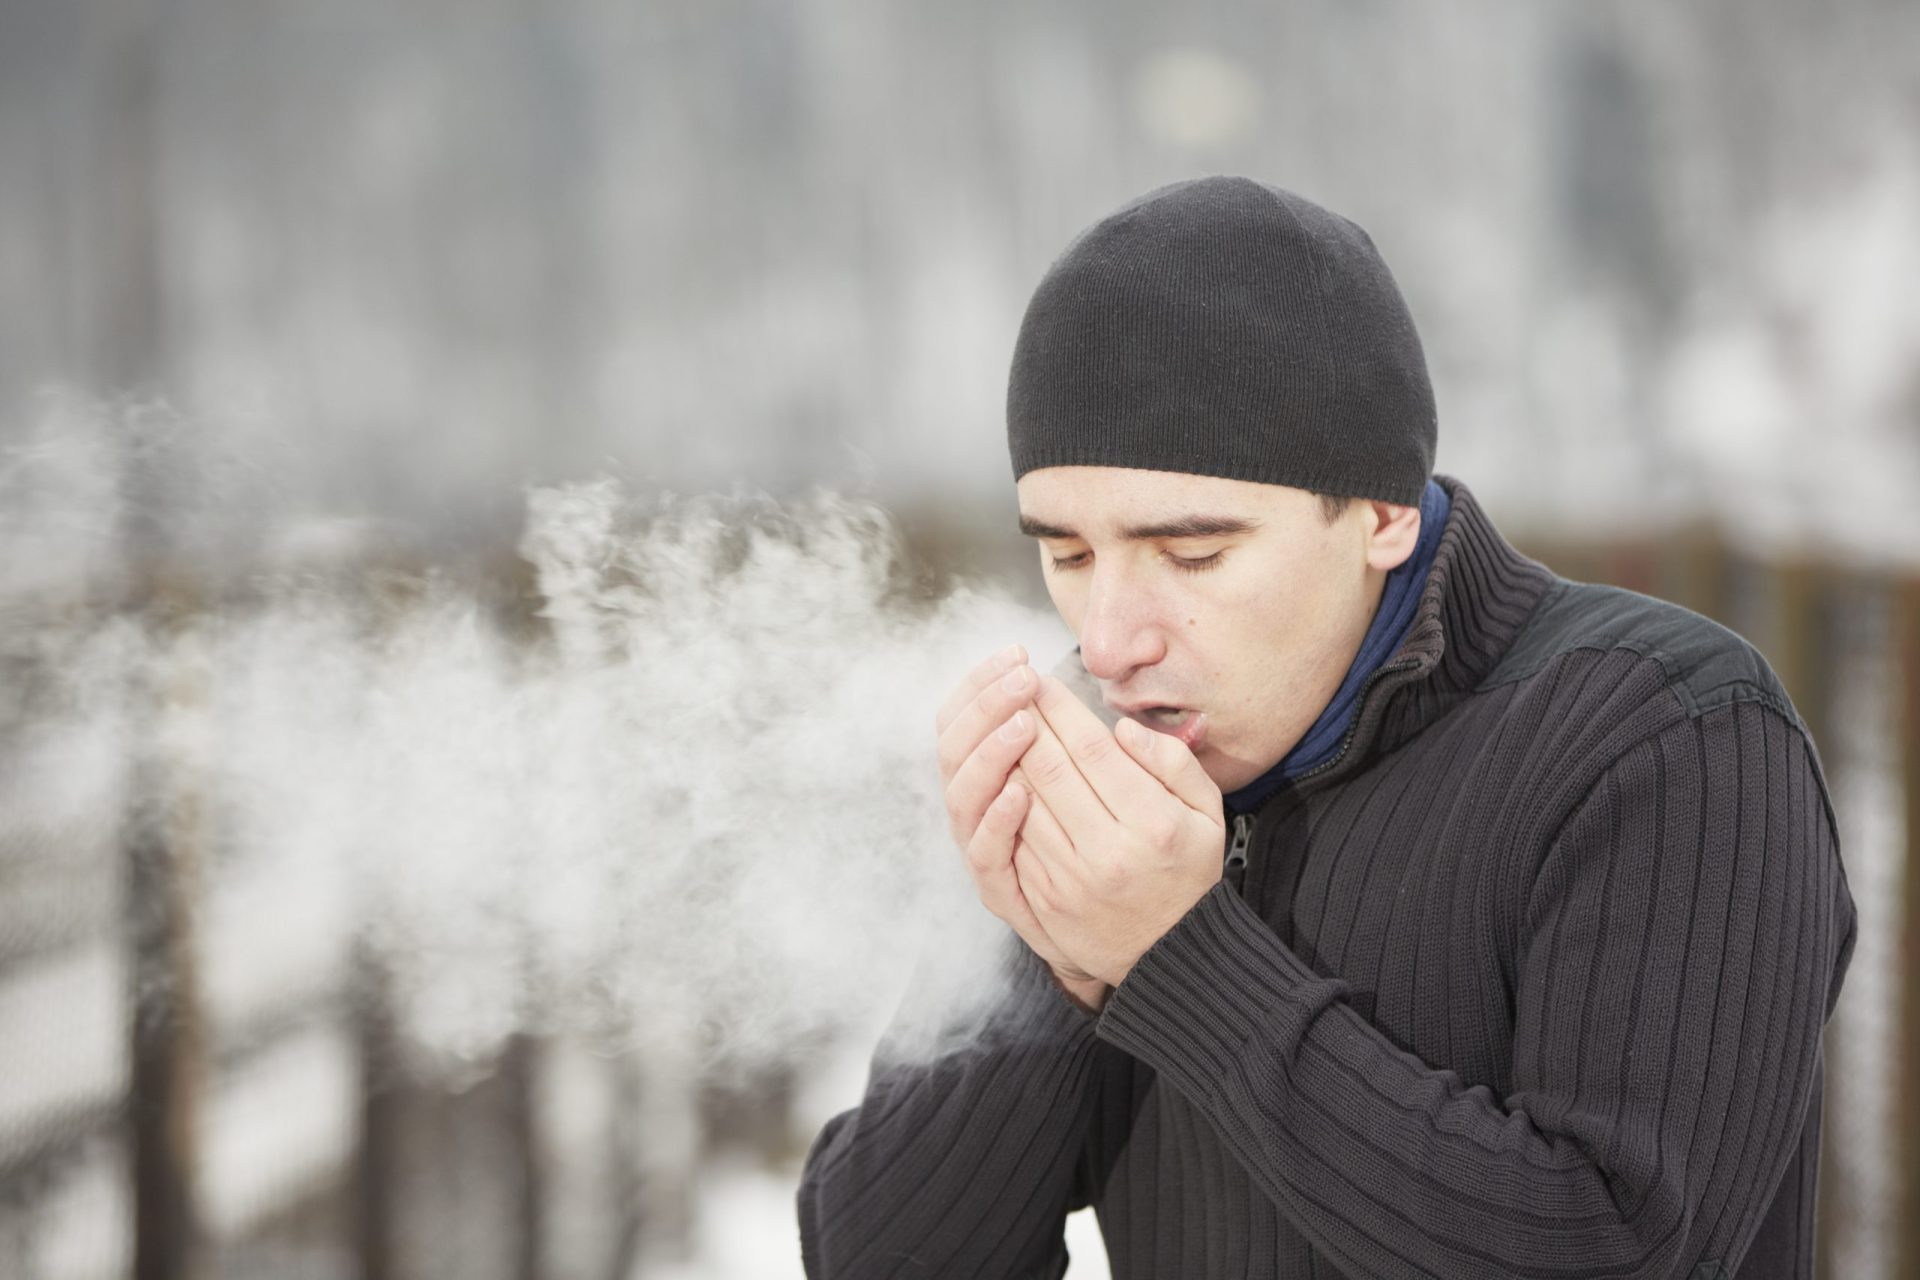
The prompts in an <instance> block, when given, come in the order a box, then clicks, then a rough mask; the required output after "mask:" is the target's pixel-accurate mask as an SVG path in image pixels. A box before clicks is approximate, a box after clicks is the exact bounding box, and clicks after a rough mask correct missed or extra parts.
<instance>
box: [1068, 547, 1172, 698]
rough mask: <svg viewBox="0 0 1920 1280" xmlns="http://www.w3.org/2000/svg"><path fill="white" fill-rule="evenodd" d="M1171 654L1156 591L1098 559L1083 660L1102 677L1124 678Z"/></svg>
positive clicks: (1084, 619) (1083, 622) (1083, 627)
mask: <svg viewBox="0 0 1920 1280" xmlns="http://www.w3.org/2000/svg"><path fill="white" fill-rule="evenodd" d="M1166 654H1167V645H1166V633H1165V631H1164V630H1163V629H1162V628H1161V626H1160V625H1159V620H1158V616H1157V610H1156V608H1155V606H1154V602H1153V599H1152V593H1151V592H1149V591H1147V590H1144V589H1143V588H1142V587H1141V586H1140V585H1139V584H1138V583H1134V584H1129V583H1128V582H1127V581H1126V579H1125V578H1124V577H1122V576H1121V575H1120V574H1119V573H1118V572H1116V571H1109V570H1105V569H1103V568H1102V566H1100V565H1099V564H1098V563H1096V564H1095V566H1094V569H1093V572H1092V580H1091V581H1090V582H1089V583H1088V586H1087V607H1086V612H1084V613H1082V614H1081V615H1080V661H1081V662H1082V663H1083V664H1085V666H1086V668H1087V674H1089V675H1091V676H1093V677H1094V678H1095V679H1097V680H1110V681H1121V680H1125V679H1126V678H1127V677H1128V676H1129V675H1131V674H1133V672H1135V671H1136V670H1138V669H1139V668H1141V667H1150V666H1152V665H1153V664H1154V663H1156V662H1158V661H1160V659H1162V658H1164V657H1165V656H1166Z"/></svg>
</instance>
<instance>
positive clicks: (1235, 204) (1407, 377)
mask: <svg viewBox="0 0 1920 1280" xmlns="http://www.w3.org/2000/svg"><path fill="white" fill-rule="evenodd" d="M1434 439H1435V425H1434V412H1433V389H1432V387H1431V386H1430V385H1429V384H1428V382H1427V367H1426V360H1425V358H1424V357H1423V355H1422V354H1421V350H1420V336H1419V335H1418V334H1417V333H1415V332H1414V328H1413V318H1412V317H1411V316H1409V315H1408V314H1407V306H1406V303H1405V302H1404V301H1402V300H1401V297H1400V290H1399V289H1398V288H1396V287H1395V285H1394V283H1393V276H1392V274H1391V273H1389V272H1388V270H1387V264H1386V263H1385V262H1384V261H1382V260H1381V258H1380V254H1379V252H1378V251H1377V250H1376V249H1375V248H1374V247H1373V241H1372V240H1371V239H1369V238H1368V236H1367V233H1366V232H1365V231H1362V230H1361V229H1360V228H1359V227H1358V226H1356V225H1354V224H1353V223H1351V222H1349V221H1348V220H1347V219H1345V218H1343V217H1341V216H1340V215H1339V214H1336V213H1331V212H1329V211H1328V210H1326V209H1322V208H1321V207H1320V206H1319V205H1317V204H1314V203H1313V202H1312V201H1309V200H1305V199H1302V198H1301V197H1299V196H1297V195H1294V194H1293V193H1292V192H1290V191H1283V190H1281V189H1280V188H1278V187H1271V186H1267V185H1266V184H1264V183H1260V182H1255V181H1253V180H1251V179H1248V178H1230V177H1216V178H1197V179H1194V180H1191V181H1188V182H1177V183H1174V184H1173V185H1171V186H1166V187H1161V188H1159V189H1158V190H1156V191H1150V192H1148V193H1147V194H1146V195H1144V196H1141V197H1139V198H1138V199H1136V200H1134V201H1132V202H1130V203H1128V204H1126V205H1123V206H1122V207H1121V208H1119V209H1117V210H1115V211H1114V212H1113V213H1111V214H1109V215H1108V216H1107V217H1105V218H1103V219H1102V220H1101V221H1099V222H1098V223H1096V224H1094V225H1093V226H1091V227H1089V228H1088V229H1087V230H1085V231H1083V232H1081V233H1080V235H1079V236H1077V237H1075V239H1074V241H1073V243H1071V244H1069V245H1068V246H1067V249H1066V252H1064V253H1062V254H1061V255H1060V257H1059V258H1058V260H1056V261H1055V262H1054V264H1053V265H1052V266H1051V267H1049V268H1048V269H1047V274H1046V276H1045V277H1044V278H1043V279H1042V280H1041V281H1040V287H1039V288H1038V289H1036V290H1034V294H1033V300H1032V301H1031V302H1030V303H1028V304H1027V314H1026V318H1025V319H1024V320H1023V321H1022V322H1021V325H1020V336H1019V339H1018V340H1017V341H1016V343H1015V344H1014V349H1013V369H1012V373H1011V376H1010V377H1009V379H1008V383H1007V445H1008V448H1009V450H1010V452H1011V453H1012V455H1013V475H1014V478H1015V479H1016V480H1017V479H1019V478H1020V477H1021V476H1023V475H1025V474H1026V473H1027V472H1029V471H1033V470H1035V469H1037V468H1040V467H1060V466H1105V467H1144V468H1147V469H1149V470H1155V471H1185V472H1191V473H1194V474H1196V475H1208V476H1226V477H1229V478H1233V479H1240V480H1256V481H1260V482H1262V483H1265V484H1283V485H1290V486H1292V487H1294V488H1296V489H1312V490H1315V491H1316V492H1320V493H1333V494H1340V495H1343V496H1352V497H1362V498H1377V499H1379V500H1381V501H1384V502H1395V503H1401V504H1404V505H1407V506H1412V505H1415V504H1417V503H1418V502H1419V501H1420V495H1421V491H1422V490H1423V489H1424V488H1425V487H1426V483H1427V478H1428V476H1430V475H1431V474H1432V472H1433V450H1434Z"/></svg>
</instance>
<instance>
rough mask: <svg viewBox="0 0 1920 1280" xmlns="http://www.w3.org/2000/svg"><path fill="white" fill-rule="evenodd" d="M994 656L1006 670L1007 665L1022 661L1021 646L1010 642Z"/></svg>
mask: <svg viewBox="0 0 1920 1280" xmlns="http://www.w3.org/2000/svg"><path fill="white" fill-rule="evenodd" d="M993 656H994V658H995V660H996V662H997V664H998V665H999V667H1000V668H1001V669H1002V670H1005V669H1006V668H1007V667H1009V666H1011V665H1012V664H1014V663H1016V662H1018V661H1020V659H1021V653H1020V646H1019V645H1017V644H1010V645H1008V646H1007V647H1006V648H1004V649H1002V650H1001V651H1000V652H999V653H996V654H994V655H993Z"/></svg>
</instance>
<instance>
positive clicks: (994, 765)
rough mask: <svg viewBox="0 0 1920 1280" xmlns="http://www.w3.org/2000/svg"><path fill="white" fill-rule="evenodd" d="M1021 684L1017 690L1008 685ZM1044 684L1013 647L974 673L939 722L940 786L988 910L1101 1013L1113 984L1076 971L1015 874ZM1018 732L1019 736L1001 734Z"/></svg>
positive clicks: (1082, 1001)
mask: <svg viewBox="0 0 1920 1280" xmlns="http://www.w3.org/2000/svg"><path fill="white" fill-rule="evenodd" d="M1010 675H1011V676H1013V677H1014V680H1015V687H1013V688H1011V689H1009V688H1007V687H1006V685H1005V684H1004V683H1003V681H1005V680H1006V679H1007V678H1008V677H1009V676H1010ZM1038 688H1039V680H1038V677H1037V676H1036V675H1035V673H1034V672H1033V670H1032V669H1031V668H1030V667H1028V666H1027V665H1026V653H1025V651H1024V650H1022V649H1021V648H1020V646H1018V645H1013V646H1010V647H1009V648H1007V649H1003V650H1002V651H1001V652H999V653H997V654H995V655H994V656H993V657H991V658H988V659H986V660H985V661H984V662H982V663H981V664H980V665H979V666H977V667H975V668H974V669H973V670H972V671H971V672H969V673H968V675H967V677H966V678H965V679H964V680H962V681H961V682H960V684H959V685H958V686H957V687H956V688H955V689H954V691H953V693H952V694H951V695H949V696H948V698H947V701H946V704H945V705H944V706H942V707H941V708H940V713H939V715H937V716H936V717H935V718H934V728H935V730H936V731H937V732H938V733H939V735H940V747H939V761H940V778H941V781H942V782H943V783H944V784H945V788H946V806H947V825H948V828H949V830H950V831H951V833H952V835H953V839H954V843H955V844H957V845H959V846H960V848H961V849H962V850H963V851H964V852H965V854H966V856H967V870H968V872H969V873H970V874H971V875H972V877H973V882H974V887H975V889H976V890H977V891H978V892H979V894H980V901H981V902H982V903H983V904H985V906H986V908H987V910H989V911H991V912H993V914H994V915H996V916H998V917H1000V919H1002V920H1004V921H1006V922H1007V923H1008V924H1009V925H1011V926H1012V927H1013V931H1014V932H1015V933H1017V934H1019V935H1020V938H1021V939H1022V941H1024V942H1025V943H1026V944H1027V945H1028V946H1029V947H1031V948H1033V952H1034V954H1035V955H1037V956H1039V957H1040V958H1041V959H1042V960H1044V961H1045V962H1046V963H1047V965H1048V967H1049V968H1051V969H1052V970H1053V974H1054V977H1055V979H1056V980H1058V981H1059V983H1060V985H1061V986H1062V987H1063V988H1064V989H1065V990H1066V991H1067V993H1068V994H1069V995H1070V996H1072V997H1073V998H1074V999H1075V1000H1077V1001H1079V1002H1080V1004H1081V1005H1083V1006H1085V1007H1088V1008H1092V1009H1097V1008H1099V1006H1100V1004H1101V1003H1102V1002H1103V1001H1104V1000H1105V996H1106V987H1105V984H1104V983H1102V982H1100V981H1099V980H1098V979H1096V978H1094V977H1093V976H1092V975H1091V974H1089V973H1088V972H1087V971H1086V970H1084V969H1082V968H1080V967H1079V966H1077V965H1075V964H1074V963H1073V962H1072V961H1071V960H1069V959H1068V958H1067V956H1066V953H1065V952H1064V951H1062V950H1061V949H1060V947H1059V945H1058V944H1057V943H1055V942H1054V940H1053V939H1052V937H1050V936H1049V935H1048V933H1047V931H1046V929H1045V928H1043V927H1042V926H1041V924H1040V921H1039V919H1038V918H1037V917H1036V916H1035V915H1034V912H1033V909H1032V907H1030V906H1029V905H1028V904H1027V901H1026V899H1025V897H1024V896H1023V895H1022V893H1021V891H1020V884H1019V879H1018V877H1017V876H1016V875H1015V874H1014V869H1013V867H1014V859H1015V857H1016V856H1017V853H1018V848H1019V830H1020V824H1021V820H1022V819H1023V818H1024V817H1025V815H1026V808H1027V806H1026V799H1025V797H1026V792H1025V791H1024V790H1023V789H1022V788H1021V787H1020V785H1019V784H1018V783H1017V782H1016V783H1012V784H1009V781H1008V779H1009V775H1011V774H1012V773H1013V771H1014V765H1015V763H1016V762H1017V761H1018V760H1019V758H1020V754H1021V753H1022V752H1023V751H1025V750H1026V749H1027V747H1028V745H1029V743H1030V742H1031V741H1032V738H1033V730H1034V725H1035V723H1036V717H1035V716H1034V713H1033V712H1032V711H1031V710H1027V711H1025V712H1023V713H1022V716H1021V718H1020V719H1018V720H1015V719H1014V715H1015V713H1016V712H1020V711H1021V709H1022V708H1023V707H1027V706H1028V705H1029V704H1031V703H1032V701H1033V696H1034V693H1035V691H1036V690H1037V689H1038ZM1010 723H1011V724H1012V726H1013V729H1012V736H1011V737H1007V736H1003V735H1002V733H1001V730H1002V729H1004V728H1006V727H1007V726H1008V725H1009V724H1010Z"/></svg>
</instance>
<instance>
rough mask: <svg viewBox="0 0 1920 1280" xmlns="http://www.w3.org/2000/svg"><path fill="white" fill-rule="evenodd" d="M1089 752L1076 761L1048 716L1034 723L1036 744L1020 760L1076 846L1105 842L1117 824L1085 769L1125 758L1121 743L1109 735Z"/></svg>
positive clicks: (1142, 778)
mask: <svg viewBox="0 0 1920 1280" xmlns="http://www.w3.org/2000/svg"><path fill="white" fill-rule="evenodd" d="M1067 696H1069V697H1071V696H1072V695H1071V694H1069V695H1067ZM1037 709H1038V708H1037V704H1036V710H1037ZM1088 753H1089V755H1090V756H1091V757H1092V758H1091V759H1090V760H1087V761H1081V760H1076V759H1074V757H1073V755H1072V753H1070V752H1069V751H1068V750H1067V748H1066V746H1065V744H1063V743H1062V742H1061V741H1060V738H1059V735H1058V734H1056V733H1055V732H1054V731H1053V728H1052V726H1050V725H1049V724H1048V723H1047V721H1046V719H1045V717H1038V718H1036V719H1035V721H1034V726H1033V742H1032V744H1031V745H1029V746H1028V747H1027V751H1026V754H1025V755H1023V756H1021V757H1020V769H1021V772H1022V774H1023V775H1024V776H1025V777H1026V778H1027V779H1028V780H1029V781H1031V782H1032V784H1033V789H1034V793H1035V794H1036V795H1038V796H1039V797H1040V799H1042V800H1044V801H1045V802H1046V805H1047V808H1049V809H1050V810H1052V811H1053V815H1054V816H1055V817H1057V818H1058V819H1060V825H1061V826H1062V827H1063V828H1065V830H1066V831H1067V833H1068V835H1069V836H1070V838H1071V839H1072V840H1073V841H1074V843H1075V844H1078V843H1080V842H1081V841H1083V840H1086V841H1094V842H1098V841H1100V840H1103V839H1104V838H1105V837H1106V834H1107V833H1108V832H1109V831H1110V829H1111V828H1112V827H1113V826H1114V825H1115V823H1114V816H1113V813H1112V811H1111V810H1109V809H1108V808H1107V806H1106V804H1105V803H1104V802H1103V801H1102V800H1101V799H1100V797H1099V795H1098V794H1097V793H1096V792H1095V791H1094V789H1093V787H1092V786H1091V785H1090V784H1089V783H1088V782H1087V779H1086V776H1085V774H1084V773H1083V772H1082V768H1083V766H1084V767H1100V766H1105V767H1110V766H1111V764H1112V762H1113V760H1114V759H1116V758H1122V753H1121V750H1120V744H1119V743H1118V742H1116V741H1114V739H1113V735H1112V734H1108V735H1107V740H1106V742H1105V743H1104V744H1099V745H1093V746H1090V747H1089V748H1088ZM1122 763H1124V764H1125V765H1126V767H1127V768H1128V769H1131V770H1133V771H1134V773H1136V774H1138V775H1140V777H1139V783H1138V785H1140V786H1145V785H1147V783H1148V779H1147V777H1146V776H1145V774H1144V773H1143V772H1142V771H1141V770H1140V768H1139V767H1138V766H1137V765H1135V764H1134V763H1133V762H1132V761H1131V760H1124V759H1122Z"/></svg>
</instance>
